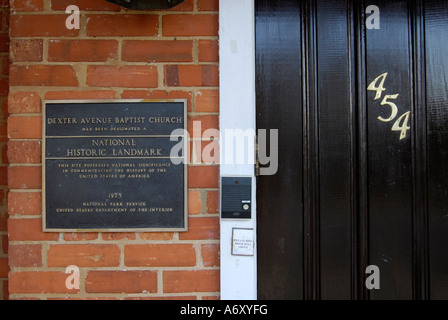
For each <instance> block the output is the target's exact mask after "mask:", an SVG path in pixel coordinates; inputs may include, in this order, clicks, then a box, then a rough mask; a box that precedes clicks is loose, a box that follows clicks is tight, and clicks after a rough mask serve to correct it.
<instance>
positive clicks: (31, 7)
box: [10, 0, 44, 11]
mask: <svg viewBox="0 0 448 320" xmlns="http://www.w3.org/2000/svg"><path fill="white" fill-rule="evenodd" d="M10 6H11V10H12V11H42V10H43V9H44V1H43V0H27V1H23V0H11V1H10Z"/></svg>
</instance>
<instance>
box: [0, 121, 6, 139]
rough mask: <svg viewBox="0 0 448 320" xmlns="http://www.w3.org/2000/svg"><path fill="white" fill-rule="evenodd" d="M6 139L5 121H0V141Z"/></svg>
mask: <svg viewBox="0 0 448 320" xmlns="http://www.w3.org/2000/svg"><path fill="white" fill-rule="evenodd" d="M6 141H8V126H7V124H6V123H0V142H6Z"/></svg>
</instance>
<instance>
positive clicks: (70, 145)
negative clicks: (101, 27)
mask: <svg viewBox="0 0 448 320" xmlns="http://www.w3.org/2000/svg"><path fill="white" fill-rule="evenodd" d="M176 129H181V130H176ZM174 130H176V131H175V132H176V136H175V137H174V138H173V136H172V133H173V131H174ZM184 130H186V101H184V100H169V101H152V100H151V101H145V100H113V101H98V100H95V101H89V100H82V101H81V100H80V101H47V102H46V103H45V107H44V125H43V155H44V159H43V175H42V176H43V230H44V231H47V232H51V231H67V232H76V231H82V232H86V231H131V232H132V231H186V230H187V208H188V207H187V196H186V192H187V173H186V163H187V161H186V159H183V157H184V156H185V155H182V154H174V155H172V152H171V150H172V149H173V147H175V146H178V145H179V143H180V144H186V143H187V141H186V137H185V136H184V135H182V132H185V131H184ZM184 146H185V145H184ZM183 150H187V149H186V146H185V147H184V148H183ZM185 153H186V152H185Z"/></svg>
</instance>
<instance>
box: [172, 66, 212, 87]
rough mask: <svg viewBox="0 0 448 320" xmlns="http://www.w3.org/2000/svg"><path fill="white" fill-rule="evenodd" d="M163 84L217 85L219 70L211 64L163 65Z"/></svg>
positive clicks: (182, 85) (184, 85) (188, 85)
mask: <svg viewBox="0 0 448 320" xmlns="http://www.w3.org/2000/svg"><path fill="white" fill-rule="evenodd" d="M165 84H166V85H167V86H181V87H200V86H209V87H217V86H218V85H219V71H218V67H217V66H213V65H179V66H177V65H169V66H165Z"/></svg>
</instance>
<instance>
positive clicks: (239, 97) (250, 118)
mask: <svg viewBox="0 0 448 320" xmlns="http://www.w3.org/2000/svg"><path fill="white" fill-rule="evenodd" d="M219 74H220V83H219V90H220V99H219V100H220V113H219V126H220V132H221V137H220V143H221V148H220V155H221V156H220V159H221V161H220V177H223V176H237V177H238V176H249V177H252V199H251V202H252V217H251V219H245V220H238V219H222V218H221V219H220V239H221V240H220V257H221V261H220V264H221V266H220V268H221V299H223V300H255V299H257V246H256V243H257V241H256V210H257V208H256V192H255V191H256V184H255V176H254V164H253V163H251V162H250V161H246V162H245V163H243V164H238V162H237V161H234V162H235V163H234V164H233V163H231V162H229V161H225V160H226V159H227V158H228V156H229V152H230V153H232V155H233V156H235V155H241V154H243V155H247V156H249V157H250V155H254V154H255V150H254V146H253V144H251V143H248V144H246V145H244V146H242V147H241V146H240V147H239V146H238V145H233V143H232V142H231V141H227V142H226V140H225V139H224V136H225V132H226V130H242V131H243V132H246V133H250V132H253V133H255V130H256V123H255V119H256V113H255V111H256V109H255V10H254V0H221V1H220V3H219ZM253 138H254V137H252V139H253ZM247 139H248V140H249V139H251V138H250V137H247ZM253 141H254V140H252V142H253ZM226 143H227V144H226ZM228 143H232V146H231V147H229V144H228ZM245 159H247V157H245ZM233 228H249V229H253V234H254V255H253V256H235V255H232V254H231V250H232V229H233Z"/></svg>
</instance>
